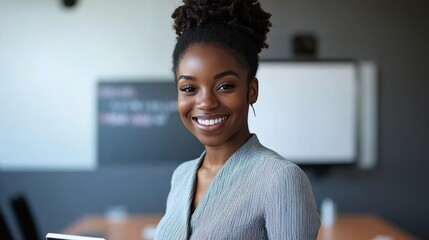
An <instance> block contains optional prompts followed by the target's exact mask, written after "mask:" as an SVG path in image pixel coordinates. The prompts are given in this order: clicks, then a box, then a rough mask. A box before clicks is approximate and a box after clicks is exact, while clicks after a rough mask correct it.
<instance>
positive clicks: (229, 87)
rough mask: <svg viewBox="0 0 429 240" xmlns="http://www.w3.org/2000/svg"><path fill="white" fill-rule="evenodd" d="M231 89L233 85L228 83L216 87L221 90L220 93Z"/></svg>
mask: <svg viewBox="0 0 429 240" xmlns="http://www.w3.org/2000/svg"><path fill="white" fill-rule="evenodd" d="M233 88H234V85H232V84H229V83H225V84H221V85H220V86H219V87H218V90H221V91H227V90H230V89H233Z"/></svg>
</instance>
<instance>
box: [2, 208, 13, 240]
mask: <svg viewBox="0 0 429 240" xmlns="http://www.w3.org/2000/svg"><path fill="white" fill-rule="evenodd" d="M0 239H2V240H13V238H12V234H11V233H10V230H9V227H8V226H7V224H6V219H5V218H4V217H3V213H2V212H1V209H0Z"/></svg>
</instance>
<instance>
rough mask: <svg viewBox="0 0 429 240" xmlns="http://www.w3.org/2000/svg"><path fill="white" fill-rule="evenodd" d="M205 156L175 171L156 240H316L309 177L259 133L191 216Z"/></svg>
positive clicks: (236, 155)
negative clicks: (198, 176) (275, 149)
mask: <svg viewBox="0 0 429 240" xmlns="http://www.w3.org/2000/svg"><path fill="white" fill-rule="evenodd" d="M203 158H204V153H203V154H202V155H201V157H200V158H198V159H195V160H193V161H188V162H185V163H183V164H181V165H180V166H179V167H178V168H177V169H176V170H175V172H174V174H173V177H172V181H171V190H170V193H169V195H168V199H167V209H166V213H165V216H164V217H163V218H162V220H161V222H160V223H159V225H158V227H157V229H156V236H155V239H156V240H179V239H195V240H211V239H213V240H214V239H216V240H222V239H231V240H232V239H234V240H252V239H255V240H256V239H257V240H263V239H277V240H286V239H288V240H292V239H293V240H295V239H296V240H311V239H316V238H317V233H318V230H319V226H320V221H319V216H318V214H317V207H316V203H315V201H314V196H313V193H312V190H311V185H310V182H309V180H308V178H307V177H306V175H305V173H304V172H303V171H302V170H301V169H300V168H299V167H298V166H296V165H295V164H294V163H291V162H289V161H287V160H285V159H284V158H283V157H281V156H280V155H278V154H277V153H275V152H274V151H272V150H270V149H268V148H266V147H264V146H262V145H261V144H260V143H259V141H258V138H257V137H256V135H253V136H252V137H251V138H250V139H249V140H248V141H247V142H246V143H245V144H244V145H243V146H241V147H240V149H238V150H237V152H235V153H234V154H233V155H232V156H231V157H230V159H228V161H227V162H226V163H225V164H224V166H223V167H222V168H221V169H220V170H219V172H218V174H217V175H216V177H215V178H214V179H213V181H212V183H211V185H210V186H209V188H208V189H207V191H206V193H205V194H204V196H203V197H202V198H201V200H200V202H199V204H198V207H197V208H196V209H195V211H194V212H193V213H192V214H191V205H192V200H193V196H194V190H195V183H196V176H197V171H198V168H199V166H200V165H201V163H202V160H203Z"/></svg>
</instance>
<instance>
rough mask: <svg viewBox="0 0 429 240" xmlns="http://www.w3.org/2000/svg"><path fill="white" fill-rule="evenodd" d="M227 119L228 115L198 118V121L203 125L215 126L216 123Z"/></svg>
mask: <svg viewBox="0 0 429 240" xmlns="http://www.w3.org/2000/svg"><path fill="white" fill-rule="evenodd" d="M225 119H226V117H221V118H216V119H210V120H209V119H205V120H203V119H199V118H197V121H198V123H199V124H201V125H205V126H213V125H215V124H218V123H221V122H223V121H224V120H225Z"/></svg>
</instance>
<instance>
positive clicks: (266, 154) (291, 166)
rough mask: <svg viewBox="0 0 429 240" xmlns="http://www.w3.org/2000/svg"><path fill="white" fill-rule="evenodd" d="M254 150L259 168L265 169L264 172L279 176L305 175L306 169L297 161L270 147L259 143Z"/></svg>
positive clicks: (255, 160)
mask: <svg viewBox="0 0 429 240" xmlns="http://www.w3.org/2000/svg"><path fill="white" fill-rule="evenodd" d="M254 151H255V152H254V153H253V154H252V155H253V156H254V157H253V158H254V162H255V163H256V164H257V165H258V169H260V171H263V173H262V174H269V175H271V176H277V177H292V176H295V177H302V176H305V173H304V171H303V170H302V169H301V168H300V167H299V166H298V165H297V164H296V163H294V162H292V161H290V160H288V159H286V158H285V157H283V156H281V155H280V154H278V153H277V152H275V151H274V150H272V149H270V148H267V147H265V146H263V145H259V146H258V147H257V148H255V149H254Z"/></svg>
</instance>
